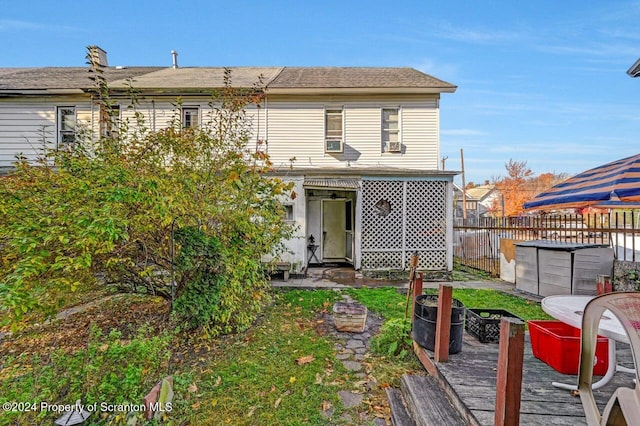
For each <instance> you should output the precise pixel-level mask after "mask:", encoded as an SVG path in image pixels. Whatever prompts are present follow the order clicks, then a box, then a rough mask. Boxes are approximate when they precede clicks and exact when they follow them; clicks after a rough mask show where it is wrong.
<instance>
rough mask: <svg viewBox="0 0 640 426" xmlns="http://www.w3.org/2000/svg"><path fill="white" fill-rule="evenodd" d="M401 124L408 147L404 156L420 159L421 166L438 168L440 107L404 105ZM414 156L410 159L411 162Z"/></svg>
mask: <svg viewBox="0 0 640 426" xmlns="http://www.w3.org/2000/svg"><path fill="white" fill-rule="evenodd" d="M401 126H402V130H401V131H402V144H403V146H404V147H405V149H406V152H405V154H404V155H403V157H409V156H410V157H413V158H417V159H419V161H420V163H421V164H420V166H419V168H425V169H430V170H437V169H438V157H439V127H440V123H439V113H438V109H437V108H428V107H424V106H404V107H403V108H402V124H401ZM413 158H411V159H410V160H411V162H413Z"/></svg>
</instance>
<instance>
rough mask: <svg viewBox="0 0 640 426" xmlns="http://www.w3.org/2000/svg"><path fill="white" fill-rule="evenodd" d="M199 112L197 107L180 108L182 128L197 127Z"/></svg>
mask: <svg viewBox="0 0 640 426" xmlns="http://www.w3.org/2000/svg"><path fill="white" fill-rule="evenodd" d="M199 117H200V111H199V109H198V108H197V107H188V108H182V127H184V128H185V129H186V128H188V127H198V124H200V120H199Z"/></svg>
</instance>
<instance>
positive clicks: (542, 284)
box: [516, 240, 613, 296]
mask: <svg viewBox="0 0 640 426" xmlns="http://www.w3.org/2000/svg"><path fill="white" fill-rule="evenodd" d="M612 268H613V249H612V248H611V247H609V246H607V245H605V244H580V243H564V242H549V241H546V240H535V241H524V242H521V243H517V244H516V289H518V290H521V291H524V292H527V293H531V294H534V295H538V296H552V295H556V294H585V295H595V294H596V276H597V275H598V274H605V275H610V274H611V270H612Z"/></svg>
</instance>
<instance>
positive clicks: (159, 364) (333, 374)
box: [0, 288, 547, 425]
mask: <svg viewBox="0 0 640 426" xmlns="http://www.w3.org/2000/svg"><path fill="white" fill-rule="evenodd" d="M345 291H346V292H347V293H348V294H349V295H350V296H351V297H353V298H354V299H357V300H359V301H360V302H361V303H363V304H365V305H366V306H367V307H368V308H369V310H370V311H371V312H375V313H379V314H380V315H381V316H382V317H383V318H384V319H385V320H386V321H393V320H398V319H402V318H403V317H404V311H405V301H406V296H405V295H404V294H401V293H400V292H398V290H397V289H394V288H375V289H374V288H363V289H349V290H345ZM340 296H341V293H340V292H337V291H331V290H317V291H311V290H289V291H281V292H279V293H278V294H277V297H276V302H275V303H274V304H272V305H271V306H269V307H268V308H266V309H265V311H264V312H263V314H262V315H261V317H260V318H259V319H258V320H257V321H256V323H255V324H254V325H253V326H252V327H251V328H250V329H248V330H246V331H245V332H244V333H240V334H237V335H230V336H222V337H219V338H206V337H204V336H201V335H198V334H192V335H188V336H185V334H184V333H183V334H180V335H178V334H176V333H174V332H173V330H172V327H171V326H170V325H169V322H168V320H167V318H168V316H167V311H168V306H166V303H165V302H164V301H162V300H160V299H152V298H142V297H139V296H125V297H120V298H115V299H111V300H109V301H108V302H105V303H104V304H97V305H96V306H95V307H92V308H91V309H88V310H86V311H83V312H79V313H76V314H74V315H71V316H69V317H68V318H66V319H64V320H55V321H52V322H51V323H49V324H45V325H41V326H37V327H31V328H30V329H28V330H26V331H23V332H21V333H17V334H15V335H13V336H9V337H4V338H3V339H2V340H0V403H4V402H6V401H15V402H31V403H38V404H39V403H40V402H41V401H46V402H48V403H49V404H72V403H73V402H75V400H76V399H79V398H81V399H82V401H83V402H84V403H92V402H98V403H100V402H106V403H109V404H116V403H117V404H139V403H140V401H141V399H142V397H143V396H144V395H145V394H146V393H147V392H148V391H149V390H150V389H151V387H152V386H153V384H154V383H155V382H156V381H157V380H159V379H161V378H162V377H164V376H166V375H167V374H173V377H174V392H175V398H174V404H173V407H172V408H173V409H172V411H171V412H170V413H168V415H167V416H166V418H165V420H164V422H162V424H169V425H183V424H193V425H201V424H202V425H210V424H232V425H300V424H371V423H370V422H371V419H372V418H375V417H383V418H387V419H388V407H387V403H386V397H385V392H384V389H385V387H387V386H397V385H398V383H399V379H400V377H401V376H402V375H403V374H405V373H407V372H412V371H413V372H419V373H422V372H423V370H422V367H421V366H420V364H419V363H418V362H417V361H416V359H415V357H414V356H413V355H412V354H410V353H409V355H408V356H405V357H404V358H402V359H401V358H398V357H393V356H388V355H387V356H385V354H367V356H366V358H365V360H363V361H362V364H363V365H364V367H365V368H364V373H363V374H355V373H353V372H351V371H347V370H346V369H345V368H344V366H343V365H342V363H341V362H340V361H339V360H337V359H336V358H335V348H334V344H335V340H334V338H333V337H332V335H331V334H330V333H329V331H330V327H331V324H330V317H329V314H330V312H331V307H332V305H333V303H334V302H335V301H336V300H339V299H340ZM454 297H456V298H458V299H460V300H461V301H463V303H464V304H465V305H466V306H467V307H492V308H500V309H506V310H509V311H510V312H513V313H514V314H516V315H519V316H521V317H522V318H524V319H544V318H547V317H546V316H545V315H544V313H543V312H542V310H541V309H540V306H539V304H537V303H535V302H530V301H527V300H524V299H520V298H517V297H513V296H509V295H505V294H503V293H500V292H497V291H492V290H468V289H464V290H462V289H461V290H455V291H454ZM365 382H367V383H369V384H371V383H373V384H374V386H373V387H370V388H367V389H364V388H363V386H364V385H363V384H364V383H365ZM341 390H350V391H353V392H358V393H363V394H364V399H363V402H362V404H360V405H359V406H357V407H354V408H348V409H347V408H344V407H342V406H341V402H340V399H339V398H338V395H337V392H338V391H341ZM323 413H324V414H323ZM2 414H3V415H2V416H0V425H9V424H25V425H26V424H29V425H31V424H51V423H52V421H53V420H55V419H56V418H57V417H59V416H60V414H57V413H52V412H43V411H39V410H36V411H30V412H26V413H24V412H23V413H17V412H4V413H2ZM364 414H366V416H367V418H368V419H369V420H368V421H367V422H364V421H360V420H359V419H360V418H361V415H364ZM138 417H139V418H141V416H140V415H138ZM90 419H91V422H85V423H84V424H105V425H106V424H109V425H112V424H113V425H116V424H126V422H127V413H126V412H122V411H113V412H107V413H94V414H93V415H92V416H91V417H90ZM138 424H139V425H140V424H145V422H143V421H139V422H138ZM151 424H154V423H153V422H152V423H151Z"/></svg>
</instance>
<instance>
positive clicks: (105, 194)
mask: <svg viewBox="0 0 640 426" xmlns="http://www.w3.org/2000/svg"><path fill="white" fill-rule="evenodd" d="M90 57H91V55H89V56H88V58H90ZM91 71H92V72H93V78H94V80H95V82H96V94H95V98H96V99H99V105H98V106H99V110H100V111H101V113H102V114H103V117H106V119H107V120H108V119H109V117H111V116H112V112H111V108H112V101H111V99H110V89H109V87H108V85H107V84H106V81H105V80H104V79H103V78H102V71H101V69H100V67H99V66H98V65H96V64H95V63H92V65H91ZM225 81H226V85H225V87H224V88H223V89H222V90H220V91H218V92H216V93H212V98H211V102H210V104H209V106H210V110H209V111H207V114H206V116H208V117H210V120H208V121H205V122H204V123H202V125H201V126H200V127H198V128H187V129H185V128H183V127H182V123H181V122H180V113H179V111H180V103H181V102H180V100H179V99H178V100H177V102H176V117H175V119H174V120H173V122H172V125H171V126H170V127H169V128H167V129H163V130H160V131H155V132H152V131H150V130H149V129H148V128H147V126H146V125H145V119H144V116H143V115H142V113H140V112H139V111H138V110H139V106H138V104H137V100H136V99H137V98H136V96H135V93H133V91H132V92H131V104H130V105H129V108H130V109H131V110H133V111H134V112H135V114H134V117H135V119H134V120H133V122H129V121H126V120H125V121H124V122H122V123H120V124H119V128H118V131H111V132H106V133H105V135H103V136H101V137H100V138H99V139H98V140H97V141H94V140H92V138H91V137H90V136H91V135H88V134H87V133H83V132H80V133H79V134H78V135H77V137H76V141H75V142H74V143H73V144H70V145H69V146H67V147H66V148H65V149H60V150H57V151H47V152H46V155H45V156H44V157H43V158H42V159H41V161H40V164H38V165H37V166H32V165H30V164H27V163H25V162H24V161H19V162H18V163H17V168H16V170H15V172H13V173H12V174H11V175H10V176H9V177H7V178H4V179H0V223H2V224H3V227H2V234H1V235H0V246H1V247H2V257H1V258H0V313H2V316H3V317H4V318H5V319H7V320H11V321H12V322H13V324H14V325H15V324H16V323H17V322H18V321H19V320H21V319H22V318H23V317H24V315H25V314H27V313H29V312H31V311H33V310H35V309H42V310H48V312H53V311H54V310H55V309H56V308H57V306H58V304H59V303H58V302H60V301H61V300H62V298H63V297H65V296H66V295H67V294H68V292H70V291H74V290H75V289H76V288H77V287H78V286H80V285H87V284H92V285H105V284H106V285H110V286H112V287H114V288H116V289H117V290H118V291H127V292H136V293H143V294H153V295H159V296H162V297H164V298H166V299H171V298H173V297H177V298H178V299H179V300H178V299H176V306H178V307H179V308H180V309H179V310H178V313H179V314H181V315H183V316H185V317H186V318H188V319H189V321H190V323H191V324H192V325H194V326H195V325H200V324H202V322H203V321H205V322H213V324H206V325H208V326H209V327H210V330H212V331H216V332H223V331H225V332H226V331H232V330H235V329H238V328H243V327H245V326H247V325H248V324H249V323H250V321H251V320H252V319H253V318H254V317H255V314H256V312H257V310H258V309H259V305H260V304H261V303H263V302H264V300H265V299H266V298H268V293H267V289H268V286H267V285H266V280H265V277H264V274H263V273H262V267H261V264H260V259H261V257H262V256H263V255H265V254H269V253H270V254H277V250H278V249H279V248H280V247H282V241H283V239H286V238H287V237H289V236H290V235H291V226H290V225H288V224H287V223H286V222H285V220H284V216H283V207H282V205H281V202H280V199H281V198H282V197H284V196H286V195H287V193H288V191H289V190H290V186H289V185H286V184H284V183H283V182H282V181H281V180H279V179H276V178H272V177H269V176H268V172H269V171H270V170H271V169H270V168H271V163H270V161H269V157H268V155H267V154H266V153H265V152H264V150H263V147H262V146H261V143H260V142H258V143H256V144H255V148H254V149H250V148H249V146H250V145H251V144H250V143H249V139H250V137H251V128H250V124H249V122H248V120H247V119H246V116H245V110H244V107H245V106H246V105H247V104H248V103H252V102H253V103H259V102H260V101H261V100H262V96H263V92H262V90H261V89H260V88H259V87H258V86H256V87H255V88H253V89H251V90H243V91H240V90H237V89H233V88H232V86H231V76H230V74H229V73H228V72H227V74H226V78H225ZM115 125H116V123H109V126H107V127H108V128H112V126H115ZM186 226H195V227H196V228H197V229H198V230H199V233H200V235H198V238H200V239H201V241H200V242H199V243H198V244H199V245H198V247H197V250H196V251H197V253H196V252H192V253H187V252H184V253H183V252H182V250H183V249H186V250H191V249H195V248H196V247H195V246H191V248H188V247H183V246H182V245H181V240H180V238H186V235H182V237H181V234H180V232H181V231H180V230H181V229H182V228H184V227H186ZM176 236H177V237H178V238H177V239H176V238H175V237H176ZM195 236H196V235H195V234H193V235H192V237H195ZM176 241H177V243H175V244H174V242H176ZM182 242H186V240H182ZM191 242H194V241H191ZM185 246H189V244H185ZM209 251H211V253H209ZM190 256H195V257H194V258H193V259H191V260H190V261H189V260H188V257H190ZM176 258H179V259H181V260H180V262H181V263H180V265H179V266H180V267H179V268H173V266H174V264H173V261H174V259H176ZM202 262H204V263H202ZM207 268H213V269H215V274H214V277H208V276H207V274H208V272H207ZM98 277H100V279H98ZM172 279H173V282H172ZM187 289H188V290H187ZM209 304H216V308H214V309H209V308H210V306H204V305H209ZM189 305H191V306H189ZM194 309H196V310H197V309H204V310H207V309H208V312H204V311H200V312H195V311H194Z"/></svg>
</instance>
